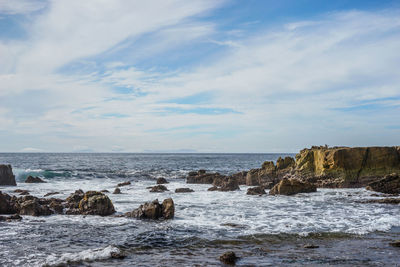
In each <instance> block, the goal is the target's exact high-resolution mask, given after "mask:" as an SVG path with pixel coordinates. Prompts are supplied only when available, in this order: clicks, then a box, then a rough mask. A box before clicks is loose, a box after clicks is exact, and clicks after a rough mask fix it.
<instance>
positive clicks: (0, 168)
mask: <svg viewBox="0 0 400 267" xmlns="http://www.w3.org/2000/svg"><path fill="white" fill-rule="evenodd" d="M0 185H17V183H16V182H15V176H14V174H13V172H12V168H11V165H4V164H0Z"/></svg>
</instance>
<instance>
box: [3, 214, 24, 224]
mask: <svg viewBox="0 0 400 267" xmlns="http://www.w3.org/2000/svg"><path fill="white" fill-rule="evenodd" d="M21 220H22V217H21V216H19V215H18V214H14V215H11V216H0V221H7V222H11V221H21Z"/></svg>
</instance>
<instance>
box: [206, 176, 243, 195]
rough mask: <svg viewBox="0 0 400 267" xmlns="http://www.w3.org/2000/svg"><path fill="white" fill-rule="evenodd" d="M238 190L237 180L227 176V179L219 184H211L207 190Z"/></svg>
mask: <svg viewBox="0 0 400 267" xmlns="http://www.w3.org/2000/svg"><path fill="white" fill-rule="evenodd" d="M235 190H240V188H239V184H238V180H237V179H234V178H228V180H227V181H223V182H222V184H221V186H213V187H211V188H209V189H208V191H223V192H226V191H235Z"/></svg>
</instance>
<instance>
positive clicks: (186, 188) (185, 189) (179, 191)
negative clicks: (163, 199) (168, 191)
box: [175, 187, 194, 193]
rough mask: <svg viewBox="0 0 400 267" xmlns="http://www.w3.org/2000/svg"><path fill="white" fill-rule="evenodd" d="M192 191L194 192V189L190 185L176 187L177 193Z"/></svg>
mask: <svg viewBox="0 0 400 267" xmlns="http://www.w3.org/2000/svg"><path fill="white" fill-rule="evenodd" d="M191 192H194V190H193V189H190V188H188V187H184V188H177V189H175V193H191Z"/></svg>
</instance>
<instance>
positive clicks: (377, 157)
mask: <svg viewBox="0 0 400 267" xmlns="http://www.w3.org/2000/svg"><path fill="white" fill-rule="evenodd" d="M295 170H296V174H297V175H298V176H300V177H301V178H302V179H306V180H311V181H313V182H316V183H317V184H318V185H319V186H324V187H359V186H365V185H367V184H368V183H369V182H371V181H374V180H376V179H377V178H380V177H383V176H384V175H387V174H390V173H394V172H398V173H400V147H352V148H351V147H334V148H328V147H312V148H311V149H303V150H301V151H300V153H299V154H297V155H296V167H295Z"/></svg>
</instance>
